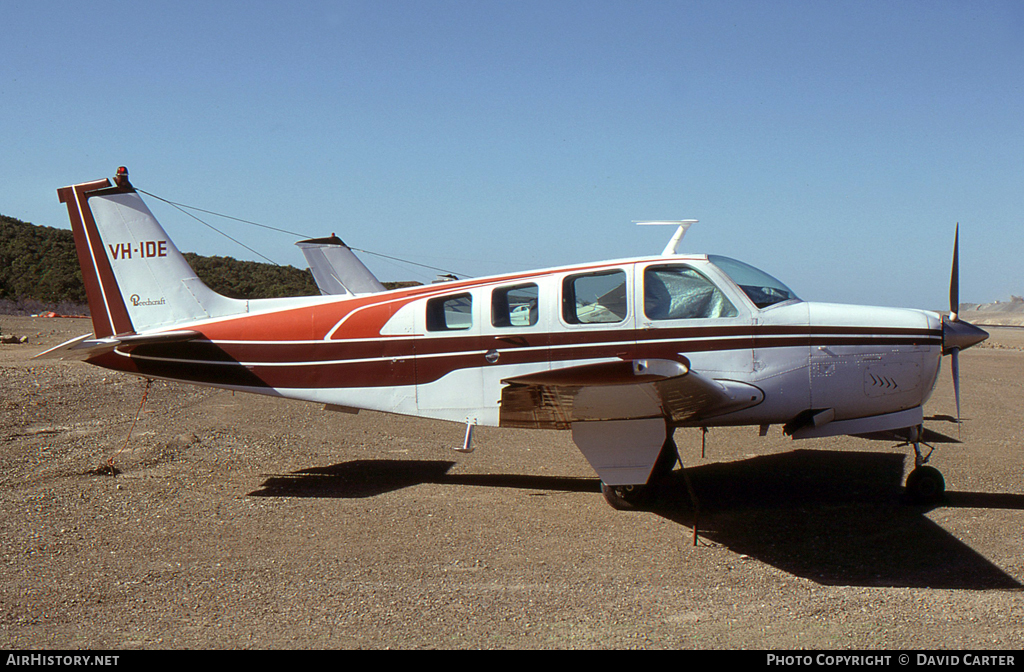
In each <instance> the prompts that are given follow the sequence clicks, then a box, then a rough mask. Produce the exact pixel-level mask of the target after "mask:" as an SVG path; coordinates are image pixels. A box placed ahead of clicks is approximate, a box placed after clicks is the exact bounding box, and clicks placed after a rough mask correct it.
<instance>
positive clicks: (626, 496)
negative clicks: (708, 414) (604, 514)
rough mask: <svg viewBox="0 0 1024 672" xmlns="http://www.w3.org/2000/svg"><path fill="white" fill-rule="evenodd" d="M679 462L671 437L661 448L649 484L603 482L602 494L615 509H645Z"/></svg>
mask: <svg viewBox="0 0 1024 672" xmlns="http://www.w3.org/2000/svg"><path fill="white" fill-rule="evenodd" d="M678 461H679V451H678V450H677V448H676V444H675V441H673V440H672V437H671V436H669V437H668V438H667V439H665V443H664V445H663V446H662V447H661V452H660V453H659V454H658V460H657V461H656V462H655V463H654V468H653V469H651V475H650V477H649V478H648V479H647V483H644V484H642V485H608V484H607V483H605V482H604V481H602V482H601V494H602V495H604V499H605V501H606V502H608V504H609V506H611V507H612V508H613V509H617V510H619V511H634V510H636V509H640V508H643V507H644V506H646V505H647V504H649V503H650V502H651V499H652V498H653V496H654V494H655V493H656V492H657V489H658V486H659V485H660V484H661V483H662V482H663V481H664V480H665V479H666V478H667V477H668V475H669V474H671V473H672V470H673V469H675V466H676V462H678Z"/></svg>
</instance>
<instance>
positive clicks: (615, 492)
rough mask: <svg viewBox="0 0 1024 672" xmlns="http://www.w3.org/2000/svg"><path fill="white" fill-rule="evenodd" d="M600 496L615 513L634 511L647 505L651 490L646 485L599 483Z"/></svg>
mask: <svg viewBox="0 0 1024 672" xmlns="http://www.w3.org/2000/svg"><path fill="white" fill-rule="evenodd" d="M601 494H602V495H604V501H606V502H608V505H609V506H611V507H612V508H613V509H615V510H617V511H636V510H638V509H642V508H643V507H644V506H645V505H646V504H647V502H648V500H649V499H650V494H651V490H650V488H649V487H648V486H646V485H608V484H607V483H605V482H604V481H601Z"/></svg>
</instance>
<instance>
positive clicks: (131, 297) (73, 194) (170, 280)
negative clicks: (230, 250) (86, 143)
mask: <svg viewBox="0 0 1024 672" xmlns="http://www.w3.org/2000/svg"><path fill="white" fill-rule="evenodd" d="M122 170H123V169H122ZM57 194H58V196H59V198H60V201H61V203H64V204H66V205H67V208H68V217H69V218H70V220H71V228H72V231H73V232H74V236H75V248H76V249H77V251H78V262H79V265H80V266H81V268H82V277H83V279H84V280H85V287H86V294H87V297H88V300H89V308H90V311H91V312H92V322H93V330H94V332H95V335H96V336H97V337H99V338H104V337H107V336H115V335H118V334H129V333H133V332H141V331H146V330H149V329H155V328H161V327H167V326H172V325H176V324H181V323H184V322H191V321H194V320H199V319H204V318H208V317H220V316H224V315H233V314H236V313H244V312H246V311H247V309H248V302H246V301H240V300H236V299H229V298H227V297H225V296H221V295H220V294H217V293H216V292H214V291H213V290H211V289H210V288H209V287H207V286H206V285H205V284H203V282H202V281H201V280H200V279H199V277H198V276H197V275H196V274H195V271H193V270H192V268H191V267H190V266H189V265H188V262H186V261H185V258H184V257H183V256H182V255H181V252H179V251H178V248H177V247H175V245H174V243H173V242H172V241H171V239H170V238H169V237H168V236H167V232H165V231H164V229H163V227H162V226H160V223H159V222H157V221H156V218H155V217H154V216H153V213H151V212H150V211H149V208H148V207H146V204H145V203H144V202H143V201H142V198H141V197H140V196H139V195H138V193H136V191H135V189H134V188H133V187H132V186H131V185H130V184H129V183H128V179H127V171H124V172H123V174H122V172H121V171H119V173H118V178H117V184H116V185H113V186H112V185H111V183H110V181H109V180H99V181H96V182H88V183H85V184H78V185H74V186H71V187H64V188H63V189H58V190H57Z"/></svg>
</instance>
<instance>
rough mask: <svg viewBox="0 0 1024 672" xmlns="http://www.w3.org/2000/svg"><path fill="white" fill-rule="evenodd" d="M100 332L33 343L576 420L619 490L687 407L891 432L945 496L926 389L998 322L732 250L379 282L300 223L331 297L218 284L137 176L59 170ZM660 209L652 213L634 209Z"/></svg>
mask: <svg viewBox="0 0 1024 672" xmlns="http://www.w3.org/2000/svg"><path fill="white" fill-rule="evenodd" d="M57 193H58V197H59V200H60V202H61V203H64V204H65V205H66V207H67V210H68V216H69V218H70V221H71V227H72V230H73V232H74V239H75V246H76V250H77V254H78V260H79V263H80V265H81V269H82V276H83V278H84V280H85V286H86V293H87V297H88V303H89V307H90V310H91V315H92V322H93V333H91V334H87V335H84V336H80V337H78V338H75V339H72V340H70V341H68V342H66V343H63V344H61V345H59V346H57V347H55V348H52V349H50V350H47V351H46V352H43V353H40V354H39V355H37V357H42V358H47V357H50V358H63V359H79V360H84V361H86V362H88V363H90V364H94V365H97V366H101V367H105V368H108V369H113V370H116V371H122V372H126V373H129V374H133V375H136V376H142V377H145V378H148V379H160V380H167V381H178V382H185V383H192V384H196V385H205V386H213V387H217V388H223V389H229V390H235V391H240V392H250V393H256V394H263V395H270V396H276V397H282V398H289V399H301V400H306V401H310V402H316V403H320V404H324V407H325V409H327V410H336V411H347V412H357V411H358V410H360V409H366V410H372V411H382V412H388V413H397V414H404V415H410V416H419V417H425V418H435V419H440V420H447V421H453V422H458V423H464V424H465V425H466V436H465V440H464V443H463V445H462V446H461V448H459V447H456V450H460V451H462V452H470V451H472V450H473V448H472V445H471V442H472V431H473V428H474V427H475V426H477V425H484V426H496V427H514V428H530V429H558V430H568V431H570V432H571V436H572V440H573V442H574V443H575V445H576V446H577V447H578V449H579V450H580V451H581V452H582V454H583V456H584V457H585V458H586V460H587V461H588V463H589V464H590V466H591V467H592V468H593V469H594V471H595V472H596V474H597V476H598V477H599V478H600V481H601V491H602V493H603V494H604V498H605V499H606V500H607V502H608V503H609V504H610V505H612V506H613V507H615V508H617V509H634V508H643V507H644V506H646V505H648V503H649V502H650V499H651V495H652V493H653V492H655V491H656V489H657V487H658V486H659V485H660V484H662V483H664V482H665V479H666V477H667V475H668V474H669V473H670V472H671V471H672V470H673V469H674V468H675V465H676V464H677V463H678V461H679V458H678V451H677V449H676V445H675V443H674V441H673V433H674V431H675V429H676V428H680V427H697V428H704V429H705V431H706V428H709V427H719V426H741V425H752V426H756V427H758V428H759V430H760V434H761V435H762V436H764V435H766V434H767V431H768V429H769V427H770V426H771V425H781V426H782V427H783V430H784V432H785V434H786V435H789V436H791V437H792V438H793V439H807V438H816V437H826V436H839V435H855V436H865V437H873V438H878V437H889V438H892V437H899V438H901V439H902V440H903V441H904V442H905V444H906V445H909V446H912V447H913V450H914V454H915V467H914V469H913V470H912V471H911V472H910V474H909V475H908V477H907V480H906V483H905V491H906V493H907V495H908V496H909V498H910V499H911V500H912V501H915V502H933V501H936V500H938V499H940V498H941V497H942V496H943V493H944V490H945V481H944V479H943V477H942V474H941V473H940V472H939V471H938V470H936V469H935V468H934V467H931V466H927V465H926V463H927V462H928V458H929V457H930V455H931V451H929V452H928V453H927V454H923V453H922V450H921V446H922V445H924V446H926V447H929V448H930V447H931V446H929V445H928V444H927V443H926V439H927V438H928V437H927V435H926V431H925V430H924V427H923V421H924V414H923V406H924V404H925V402H927V401H928V399H929V397H930V395H931V393H932V391H933V389H934V387H935V384H936V380H937V377H938V374H939V369H940V363H941V360H942V357H943V356H945V355H949V356H950V358H951V365H952V366H951V368H952V374H953V381H954V389H955V392H956V404H957V422H959V414H960V392H959V358H958V355H959V353H960V351H962V350H965V349H967V348H969V347H971V346H973V345H975V344H977V343H980V342H981V341H983V340H985V339H986V338H987V337H988V334H987V333H986V332H985V331H983V330H982V329H979V328H978V327H975V326H974V325H971V324H969V323H968V322H965V321H963V320H961V319H959V317H958V316H957V310H958V306H959V279H958V278H959V269H958V248H959V224H957V227H956V233H955V234H954V244H953V265H952V269H951V279H950V313H949V315H947V316H942V315H940V314H939V313H937V312H932V311H926V310H911V309H901V308H886V307H870V306H853V305H840V304H831V303H817V302H810V301H804V300H801V299H800V298H798V297H797V296H796V295H795V294H794V293H793V291H792V290H790V289H789V288H788V287H787V286H786V285H784V284H783V283H782V282H780V281H779V280H777V279H776V278H774V277H772V276H770V275H768V274H767V273H765V272H763V271H761V270H759V269H757V268H755V267H754V266H751V265H748V264H746V263H744V262H741V261H737V260H735V259H731V258H728V257H723V256H718V255H713V254H682V253H679V252H677V246H678V245H679V243H680V241H681V239H682V237H683V235H684V234H685V232H686V230H687V228H688V227H689V226H690V225H691V224H692V223H693V222H694V221H695V220H682V221H677V222H671V223H672V224H675V225H677V227H678V228H677V230H676V233H675V235H673V236H672V239H671V241H670V242H669V244H668V245H667V246H666V247H665V249H664V250H663V251H662V253H661V254H660V255H656V256H647V257H640V258H631V259H619V260H610V261H599V262H594V263H587V264H578V265H571V266H561V267H557V268H548V269H542V270H535V271H525V272H516V273H507V274H503V275H495V276H490V277H481V278H472V279H462V280H459V279H449V280H448V281H445V282H438V283H435V284H429V285H420V286H414V287H406V288H400V289H393V290H387V289H385V288H384V286H383V285H382V284H381V283H380V282H379V281H378V280H377V279H376V278H375V277H374V276H373V274H372V273H371V272H370V271H369V269H367V268H366V267H365V266H364V265H363V264H362V262H361V261H359V259H358V258H357V257H356V256H355V255H354V254H353V253H352V250H351V249H350V248H349V247H348V246H347V245H345V244H344V243H343V242H342V241H341V240H340V239H339V238H337V237H336V236H333V235H332V236H331V237H328V238H322V239H311V240H306V241H301V242H300V243H297V244H298V245H299V246H300V248H302V249H303V251H304V253H305V254H306V257H307V259H308V260H309V262H310V266H311V270H312V272H313V274H314V277H315V279H316V280H317V283H318V286H319V287H320V289H321V292H322V293H321V295H320V296H304V297H288V298H275V299H254V300H240V299H233V298H228V297H225V296H222V295H220V294H218V293H216V292H214V291H213V290H211V289H210V288H209V287H207V286H206V285H205V284H204V283H203V282H202V281H201V280H200V279H199V277H198V276H197V275H196V274H195V272H194V271H193V270H192V269H191V268H190V267H189V265H188V264H187V263H186V261H185V259H184V257H183V256H182V255H181V253H180V252H179V250H178V249H177V247H176V246H175V245H174V243H173V242H172V241H171V239H170V238H169V237H168V235H167V233H166V232H165V231H164V229H163V227H162V226H161V225H160V224H159V223H158V222H157V220H156V218H155V217H154V216H153V214H152V212H151V211H150V210H149V208H148V207H147V206H146V204H145V203H144V201H143V199H142V197H141V196H140V194H139V192H138V191H137V190H136V188H135V187H133V186H132V184H131V183H130V182H129V180H128V172H127V170H126V169H125V168H124V167H121V168H119V169H118V171H117V174H116V176H115V177H114V178H113V182H112V181H111V180H110V179H109V178H104V179H100V180H95V181H91V182H84V183H82V184H76V185H72V186H69V187H64V188H61V189H59V190H58V192H57ZM641 223H643V224H653V223H659V222H641Z"/></svg>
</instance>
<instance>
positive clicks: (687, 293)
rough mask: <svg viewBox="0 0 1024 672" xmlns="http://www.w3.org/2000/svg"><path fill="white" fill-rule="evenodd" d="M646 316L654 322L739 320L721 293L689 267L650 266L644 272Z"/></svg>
mask: <svg viewBox="0 0 1024 672" xmlns="http://www.w3.org/2000/svg"><path fill="white" fill-rule="evenodd" d="M644 315H646V316H647V318H648V319H651V320H687V319H699V318H714V317H736V315H738V312H737V311H736V307H735V306H734V305H732V303H731V302H730V301H729V299H727V298H726V297H725V295H724V294H722V291H721V290H720V289H718V287H715V285H714V284H712V282H711V281H710V280H708V279H707V278H706V277H704V276H703V275H702V274H700V273H699V272H697V271H696V270H694V269H692V268H690V267H689V266H648V267H647V270H645V271H644Z"/></svg>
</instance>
